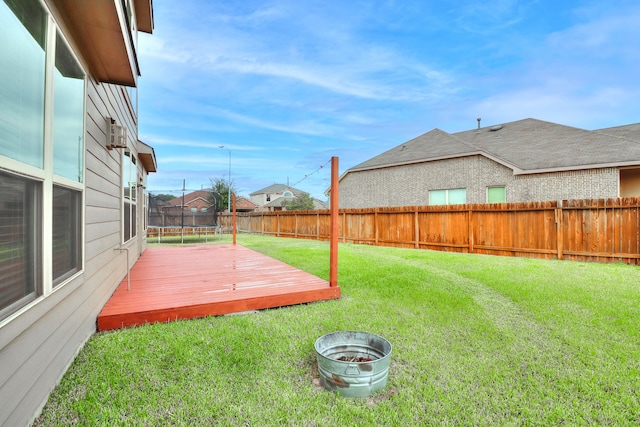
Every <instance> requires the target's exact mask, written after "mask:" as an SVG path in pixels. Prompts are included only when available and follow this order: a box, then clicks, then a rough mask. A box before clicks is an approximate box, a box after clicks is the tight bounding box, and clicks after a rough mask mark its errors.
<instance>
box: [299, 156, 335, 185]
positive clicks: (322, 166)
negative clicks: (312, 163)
mask: <svg viewBox="0 0 640 427" xmlns="http://www.w3.org/2000/svg"><path fill="white" fill-rule="evenodd" d="M329 163H331V159H329V161H328V162H327V163H325V164H324V165H321V166H320V167H319V168H318V169H316V170H314V171H313V172H311V173H309V174H306V175H305V176H304V177H302V179H300V180H299V181H298V182H296V183H295V184H293V185H290V187H295V186H296V185H298V184H300V183H301V182H302V181H304V180H305V179H307V178H309V177H310V176H311V175H315V174H317V173H320V171H321V170H322V169H324V167H325V166H327V165H328V164H329Z"/></svg>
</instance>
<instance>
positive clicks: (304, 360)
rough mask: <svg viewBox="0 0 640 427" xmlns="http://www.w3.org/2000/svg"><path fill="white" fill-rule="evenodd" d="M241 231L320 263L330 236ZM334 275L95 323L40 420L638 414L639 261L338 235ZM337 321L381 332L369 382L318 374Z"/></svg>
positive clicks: (242, 238) (554, 419)
mask: <svg viewBox="0 0 640 427" xmlns="http://www.w3.org/2000/svg"><path fill="white" fill-rule="evenodd" d="M229 241H230V237H228V238H222V239H220V240H218V241H217V242H216V243H220V242H222V243H229ZM238 243H239V244H242V245H244V246H247V247H249V248H253V249H255V250H257V251H259V252H263V253H265V254H267V255H269V256H272V257H274V258H277V259H280V260H283V261H285V262H287V263H289V264H291V265H294V266H296V267H298V268H301V269H303V270H305V271H308V272H310V273H312V274H315V275H317V276H320V277H323V278H325V279H327V280H328V278H329V244H328V243H327V242H316V241H307V240H294V239H276V238H267V237H261V236H250V235H239V236H238ZM339 285H340V287H341V291H342V297H341V299H340V300H335V301H328V302H319V303H313V304H308V305H300V306H294V307H286V308H280V309H273V310H265V311H261V312H258V313H254V314H245V315H235V316H221V317H211V318H206V319H201V320H190V321H181V322H175V323H170V324H156V325H151V326H144V327H139V328H134V329H128V330H122V331H116V332H109V333H99V334H96V335H95V336H94V337H93V338H92V339H91V340H90V341H89V342H88V343H87V345H86V346H85V348H84V349H83V350H82V351H81V352H80V354H79V355H78V357H77V358H76V360H75V362H74V363H73V364H72V366H71V367H70V369H69V370H68V372H67V373H66V375H65V376H64V378H63V380H62V382H61V384H60V386H59V387H57V388H56V389H55V390H54V392H53V393H52V395H51V397H50V399H49V402H48V404H47V406H46V407H45V408H44V410H43V413H42V416H41V417H40V418H39V419H38V420H37V421H36V425H38V426H45V425H73V424H77V425H105V426H113V425H134V426H142V425H148V426H151V425H185V426H193V425H203V426H204V425H206V426H210V425H241V426H279V425H285V426H337V425H343V426H367V425H371V426H374V425H383V426H409V425H438V426H441V425H487V426H489V425H490V426H494V425H515V426H518V425H530V426H539V425H638V424H640V269H639V268H638V267H633V266H627V265H621V264H608V265H602V264H587V263H572V262H568V261H542V260H532V259H525V258H507V257H491V256H480V255H465V254H455V253H446V252H432V251H422V250H411V249H407V250H405V249H394V248H380V247H371V246H365V245H350V244H344V245H341V246H340V256H339ZM339 330H359V331H365V332H371V333H374V334H377V335H381V336H383V337H384V338H386V339H387V340H389V341H390V342H391V344H392V345H393V353H392V355H391V365H390V368H389V378H388V382H387V386H386V387H385V388H384V389H382V390H381V391H380V392H378V393H376V394H374V395H373V396H371V397H369V398H365V399H350V398H344V397H341V396H339V395H336V394H334V393H331V392H327V391H325V390H323V389H322V388H318V387H317V386H316V385H314V381H313V380H314V377H315V376H317V366H316V359H315V357H316V355H315V351H314V348H313V343H314V342H315V340H316V339H317V338H318V337H320V336H322V335H324V334H326V333H329V332H334V331H339Z"/></svg>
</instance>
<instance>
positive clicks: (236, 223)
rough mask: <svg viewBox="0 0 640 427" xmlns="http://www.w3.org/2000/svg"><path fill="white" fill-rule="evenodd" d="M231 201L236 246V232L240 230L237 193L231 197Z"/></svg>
mask: <svg viewBox="0 0 640 427" xmlns="http://www.w3.org/2000/svg"><path fill="white" fill-rule="evenodd" d="M231 200H232V202H233V244H234V245H235V244H236V232H237V229H238V217H237V216H236V193H233V194H232V195H231Z"/></svg>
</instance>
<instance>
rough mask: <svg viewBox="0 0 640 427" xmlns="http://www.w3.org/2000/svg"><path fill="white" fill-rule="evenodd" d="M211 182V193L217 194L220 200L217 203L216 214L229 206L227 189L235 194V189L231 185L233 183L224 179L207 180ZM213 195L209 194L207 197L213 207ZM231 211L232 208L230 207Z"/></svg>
mask: <svg viewBox="0 0 640 427" xmlns="http://www.w3.org/2000/svg"><path fill="white" fill-rule="evenodd" d="M209 180H210V181H211V189H212V190H213V193H218V194H219V195H220V200H219V201H218V212H222V211H224V210H225V209H227V207H228V206H230V204H229V188H231V192H232V193H235V192H236V189H235V187H234V185H233V181H231V182H229V181H228V180H226V179H224V178H215V179H212V178H209ZM214 197H215V194H211V195H210V196H209V202H210V203H211V204H212V205H213V204H215V200H214ZM232 209H233V207H232Z"/></svg>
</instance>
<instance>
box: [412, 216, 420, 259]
mask: <svg viewBox="0 0 640 427" xmlns="http://www.w3.org/2000/svg"><path fill="white" fill-rule="evenodd" d="M413 233H414V237H415V243H414V247H415V248H416V249H420V225H419V224H418V208H416V209H415V210H414V211H413Z"/></svg>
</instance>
